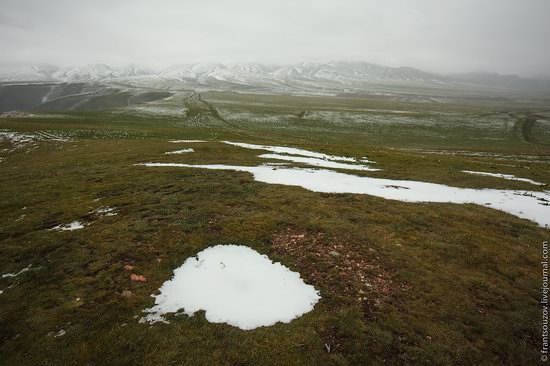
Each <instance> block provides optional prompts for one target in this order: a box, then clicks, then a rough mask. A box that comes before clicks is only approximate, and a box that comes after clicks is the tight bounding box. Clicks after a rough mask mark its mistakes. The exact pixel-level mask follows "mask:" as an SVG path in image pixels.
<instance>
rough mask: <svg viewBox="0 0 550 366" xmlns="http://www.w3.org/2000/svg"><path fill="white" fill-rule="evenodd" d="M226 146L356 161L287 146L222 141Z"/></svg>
mask: <svg viewBox="0 0 550 366" xmlns="http://www.w3.org/2000/svg"><path fill="white" fill-rule="evenodd" d="M222 142H223V143H224V144H228V145H232V146H238V147H242V148H245V149H252V150H266V151H271V152H274V153H277V154H288V155H298V156H305V157H310V158H317V159H324V160H333V161H348V162H355V161H356V160H355V159H354V158H350V157H346V156H336V155H328V154H323V153H319V152H315V151H309V150H303V149H298V148H295V147H285V146H269V145H255V144H246V143H241V142H231V141H222Z"/></svg>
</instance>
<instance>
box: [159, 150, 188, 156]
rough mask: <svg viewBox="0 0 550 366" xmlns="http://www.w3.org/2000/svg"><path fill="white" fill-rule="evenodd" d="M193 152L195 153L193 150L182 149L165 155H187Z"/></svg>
mask: <svg viewBox="0 0 550 366" xmlns="http://www.w3.org/2000/svg"><path fill="white" fill-rule="evenodd" d="M192 152H195V150H193V149H181V150H175V151H169V152H165V153H164V155H175V154H187V153H192Z"/></svg>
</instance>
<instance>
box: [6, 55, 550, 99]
mask: <svg viewBox="0 0 550 366" xmlns="http://www.w3.org/2000/svg"><path fill="white" fill-rule="evenodd" d="M0 81H10V82H11V81H36V82H46V81H58V82H67V83H92V84H95V83H113V84H122V85H125V86H135V87H140V88H155V89H167V90H178V89H201V90H204V89H206V90H208V89H210V90H259V91H265V92H270V91H273V92H313V93H316V92H323V93H324V92H328V93H339V92H342V91H361V90H366V89H368V88H371V87H373V86H377V85H393V86H418V87H434V86H436V87H444V88H445V87H449V88H455V87H460V88H464V87H470V86H485V87H491V88H494V87H502V88H512V89H513V88H519V89H534V90H535V89H536V90H550V83H549V82H548V81H541V80H530V79H521V78H519V77H517V76H502V75H498V74H487V75H479V74H462V75H454V76H444V75H438V74H434V73H428V72H424V71H421V70H418V69H415V68H412V67H397V68H395V67H388V66H381V65H375V64H371V63H367V62H348V61H334V62H329V63H312V62H304V63H297V64H291V65H284V66H267V65H264V64H261V63H227V64H222V63H192V64H181V65H175V66H171V67H168V68H166V69H164V70H162V71H161V72H159V73H151V72H145V71H143V70H142V69H140V68H138V67H137V66H136V65H134V64H130V65H127V66H124V67H119V68H115V67H111V66H108V65H105V64H89V65H84V66H71V67H65V68H59V69H56V68H53V67H51V66H23V67H20V68H13V67H11V68H3V69H2V68H1V67H0Z"/></svg>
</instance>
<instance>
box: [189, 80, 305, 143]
mask: <svg viewBox="0 0 550 366" xmlns="http://www.w3.org/2000/svg"><path fill="white" fill-rule="evenodd" d="M184 102H185V104H186V106H187V108H188V111H189V112H188V115H187V118H191V119H192V121H193V123H195V124H196V125H204V124H205V122H206V124H213V125H221V126H224V125H225V126H226V127H229V128H230V131H231V132H233V133H235V134H237V135H239V136H242V137H244V138H247V139H250V138H261V139H263V140H273V141H274V140H277V139H276V138H270V137H268V136H266V135H261V136H259V135H258V134H257V133H255V132H254V131H250V130H247V129H245V128H243V127H241V126H239V125H237V124H235V123H232V122H230V121H228V120H227V119H225V118H223V117H222V116H221V115H220V113H219V112H218V110H217V108H216V107H215V106H214V105H212V104H211V103H209V102H207V101H206V100H205V98H204V94H203V93H200V92H196V91H191V92H190V94H189V95H188V96H187V97H185V98H184ZM211 121H218V122H220V123H216V122H214V123H208V122H211ZM293 138H294V139H299V140H306V141H313V140H311V139H306V138H297V137H293Z"/></svg>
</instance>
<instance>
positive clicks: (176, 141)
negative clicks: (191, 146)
mask: <svg viewBox="0 0 550 366" xmlns="http://www.w3.org/2000/svg"><path fill="white" fill-rule="evenodd" d="M170 142H171V143H174V144H179V143H186V142H189V143H198V142H206V141H203V140H172V141H170Z"/></svg>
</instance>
